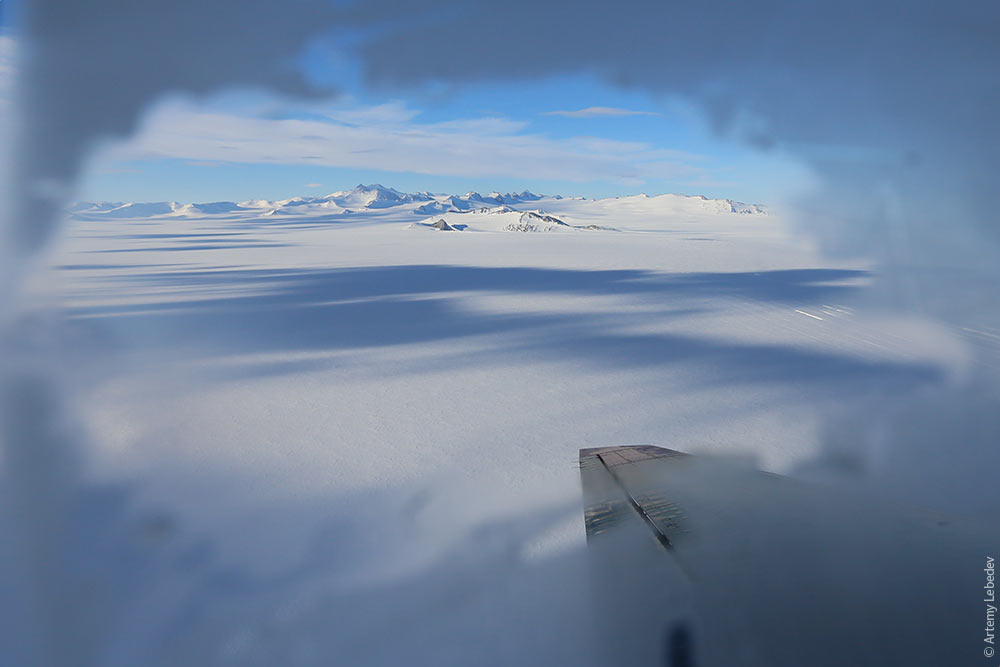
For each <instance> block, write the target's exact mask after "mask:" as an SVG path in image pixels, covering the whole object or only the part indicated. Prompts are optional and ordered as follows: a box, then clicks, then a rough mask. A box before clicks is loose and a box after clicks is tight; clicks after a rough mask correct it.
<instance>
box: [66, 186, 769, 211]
mask: <svg viewBox="0 0 1000 667" xmlns="http://www.w3.org/2000/svg"><path fill="white" fill-rule="evenodd" d="M634 198H644V199H660V198H670V201H671V202H674V203H677V200H684V203H685V204H687V205H689V206H690V205H693V206H695V207H696V208H698V209H706V210H711V211H712V212H729V213H739V214H747V215H762V214H766V213H767V209H766V208H765V207H763V206H761V205H759V204H744V203H743V202H738V201H733V200H731V199H708V198H706V197H703V196H700V195H696V196H688V195H659V196H658V197H649V196H647V195H645V194H642V195H633V196H631V197H615V198H613V199H617V200H629V199H634ZM561 199H563V197H562V196H560V195H537V194H534V193H532V192H529V191H527V190H525V191H524V192H520V193H509V192H508V193H500V192H490V193H489V194H486V195H483V194H480V193H478V192H467V193H466V194H464V195H449V194H432V193H429V192H416V193H406V192H400V191H399V190H396V189H394V188H389V187H386V186H384V185H380V184H378V183H375V184H372V185H358V186H356V187H354V188H352V189H350V190H340V191H337V192H333V193H330V194H328V195H325V196H321V197H293V198H291V199H280V200H274V201H271V200H266V199H252V200H248V201H243V202H231V201H217V202H208V203H201V204H182V203H178V202H145V203H136V202H80V203H78V204H75V205H73V206H72V207H70V209H69V211H70V213H71V214H72V215H74V216H75V217H79V218H85V219H102V218H150V217H159V216H170V217H203V216H216V215H218V216H223V215H224V216H235V215H253V216H272V215H279V216H281V215H317V214H349V213H353V212H361V211H371V212H376V211H378V210H380V209H396V208H397V207H404V206H412V207H413V213H414V214H415V215H422V216H429V215H437V214H442V213H461V212H467V211H477V210H481V209H486V208H491V209H492V208H495V207H507V208H509V209H510V210H511V211H519V210H525V204H529V203H530V204H535V203H536V202H540V201H543V200H561ZM577 199H582V198H577ZM613 199H609V200H600V201H613ZM685 208H687V206H685Z"/></svg>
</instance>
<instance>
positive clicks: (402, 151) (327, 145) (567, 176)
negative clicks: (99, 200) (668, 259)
mask: <svg viewBox="0 0 1000 667" xmlns="http://www.w3.org/2000/svg"><path fill="white" fill-rule="evenodd" d="M417 115H419V112H417V111H414V110H413V109H410V108H407V107H405V106H400V105H394V106H392V107H391V108H387V107H386V106H385V105H380V106H372V107H357V108H354V109H350V110H346V111H337V112H327V113H324V114H323V116H325V119H321V118H316V117H315V116H313V117H309V118H274V117H262V116H246V115H240V114H236V113H233V112H229V111H226V110H218V109H209V108H206V107H198V106H193V105H191V104H186V103H181V102H175V103H171V104H168V105H163V106H161V107H159V108H158V109H157V110H156V111H154V113H153V114H151V115H150V116H149V117H148V118H147V119H146V122H145V123H144V125H143V129H142V131H140V133H139V134H138V136H136V137H135V138H134V139H133V140H132V141H130V142H128V143H127V144H121V145H119V146H117V147H115V148H113V149H110V151H111V152H110V155H109V154H106V155H105V157H111V158H112V159H114V160H136V159H156V158H180V159H185V160H208V161H211V160H221V161H225V162H228V163H254V164H308V165H315V166H324V167H348V168H355V169H377V170H384V171H396V172H409V173H418V174H428V175H441V176H471V177H501V178H510V177H515V176H516V177H519V178H535V179H546V180H562V181H577V182H592V181H609V182H617V183H621V184H627V185H630V186H632V185H635V186H639V185H642V184H644V183H646V182H648V181H656V180H665V179H669V180H679V181H682V182H694V181H697V182H705V181H707V180H710V179H711V174H710V173H709V172H708V170H707V169H706V167H705V166H704V165H703V164H698V163H699V161H701V160H702V158H701V157H700V156H697V155H691V154H688V153H684V152H681V151H672V150H666V149H662V148H658V147H656V146H654V145H652V144H647V143H643V142H635V141H615V140H610V139H604V138H597V137H571V138H553V137H550V136H548V135H545V134H539V133H529V132H527V130H526V128H527V127H528V125H527V123H524V122H521V121H516V120H510V119H506V118H471V119H456V120H448V121H444V122H436V123H418V122H415V121H414V120H413V119H414V118H415V117H416V116H417ZM346 118H349V119H350V121H349V122H343V121H342V120H341V119H346Z"/></svg>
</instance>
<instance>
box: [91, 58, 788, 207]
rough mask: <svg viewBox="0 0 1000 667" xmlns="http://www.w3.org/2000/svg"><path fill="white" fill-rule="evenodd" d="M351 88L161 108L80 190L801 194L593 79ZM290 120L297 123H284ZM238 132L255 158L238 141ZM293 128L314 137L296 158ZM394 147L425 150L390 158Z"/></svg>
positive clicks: (784, 172) (125, 195)
mask: <svg viewBox="0 0 1000 667" xmlns="http://www.w3.org/2000/svg"><path fill="white" fill-rule="evenodd" d="M352 79H353V77H349V76H344V77H342V78H341V81H340V83H341V87H342V89H343V88H344V87H345V86H344V84H345V82H346V84H347V85H350V86H351V87H350V88H349V89H344V90H342V92H341V93H340V94H339V95H338V96H337V97H332V98H330V99H328V100H324V101H321V102H310V103H296V102H294V101H278V100H273V99H268V98H263V97H261V96H259V95H253V94H249V93H231V94H228V95H224V96H219V97H216V98H214V99H213V100H207V101H199V102H195V101H191V100H185V101H181V100H172V101H169V102H167V103H166V104H164V105H161V106H160V108H159V110H157V111H154V112H153V113H152V114H151V115H150V117H149V119H148V122H147V124H146V128H147V129H145V130H144V131H143V132H141V133H140V136H139V137H138V138H137V139H136V140H135V141H132V142H130V144H131V149H130V147H129V145H125V146H121V145H119V146H117V147H116V148H113V149H110V150H108V151H107V152H105V153H103V154H102V156H101V157H100V158H99V159H97V160H95V161H94V162H93V163H92V164H91V168H90V169H88V171H87V174H86V177H85V179H84V183H83V186H82V191H81V193H80V194H81V196H82V197H83V198H87V199H108V200H158V199H175V200H182V201H203V200H211V199H232V200H243V199H250V198H281V197H288V196H293V195H297V194H303V193H320V192H328V191H333V190H337V189H342V188H346V187H350V186H353V185H354V184H357V183H369V182H381V183H384V184H386V185H390V186H392V187H395V188H397V189H400V190H405V191H417V190H428V191H431V192H466V191H469V190H478V191H490V190H502V191H513V190H517V191H520V190H523V189H529V190H533V191H537V192H545V193H560V194H566V195H582V196H588V197H606V196H616V195H622V194H632V193H636V192H648V193H662V192H684V193H688V194H704V195H707V196H713V197H731V198H736V199H741V200H748V201H754V202H758V201H762V202H767V201H772V200H774V199H777V198H781V197H783V196H785V195H787V194H788V193H789V192H792V191H795V190H797V189H799V188H802V187H804V186H805V185H806V184H807V183H808V176H807V172H806V170H805V169H804V168H803V167H801V166H800V165H799V163H797V162H795V161H793V160H792V159H791V158H789V157H788V156H786V155H782V154H781V153H780V152H778V151H770V152H762V151H760V150H758V149H755V148H753V147H750V146H747V145H745V144H742V143H738V142H736V141H733V140H729V139H725V138H720V137H717V136H715V135H714V134H713V133H712V132H711V131H710V130H709V128H708V127H707V126H706V124H705V123H704V121H703V120H702V119H701V118H700V116H699V114H697V113H696V112H695V111H694V110H693V109H692V108H690V107H689V106H686V105H685V104H683V103H682V102H680V101H677V100H665V99H655V98H653V97H651V96H649V95H646V94H642V93H637V92H629V91H624V90H620V89H617V88H614V87H611V86H608V85H605V84H602V83H600V82H598V81H597V80H595V79H594V78H593V77H589V76H574V77H568V76H567V77H559V78H549V79H544V80H537V81H530V82H520V83H499V84H498V83H492V84H489V85H485V84H484V85H472V86H465V87H460V88H459V87H454V86H452V87H448V88H447V89H446V88H443V87H441V88H438V89H433V88H432V89H420V90H414V91H412V95H409V96H407V97H406V98H405V99H404V98H401V97H400V91H398V90H395V91H393V93H392V94H391V95H388V94H386V95H381V94H380V93H379V92H378V91H371V90H366V89H365V87H363V86H362V85H360V84H359V83H356V82H355V81H352ZM581 110H589V111H585V112H583V113H580V112H581ZM559 112H564V113H559ZM206 114H211V115H212V119H213V120H214V121H215V123H216V124H218V125H219V126H220V127H221V128H225V129H226V130H227V132H226V134H225V137H224V138H221V137H217V136H216V135H213V134H212V133H211V131H210V127H211V125H212V123H209V122H207V119H206V118H205V115H206ZM294 123H299V124H308V126H307V127H305V128H304V129H302V131H298V130H296V129H293V128H290V127H287V126H288V125H289V124H294ZM242 126H245V127H244V128H243V135H244V136H243V137H242V138H243V139H245V140H246V142H252V143H253V146H252V147H250V146H247V145H245V142H244V141H241V137H240V136H239V135H238V133H236V131H235V128H238V127H242ZM191 127H196V128H198V132H199V138H198V140H197V141H192V142H191V143H192V144H195V145H192V146H186V145H185V144H186V143H187V142H185V141H184V138H183V137H179V136H177V134H174V132H177V133H180V132H182V130H181V129H180V128H191ZM172 128H174V129H172ZM230 131H232V132H230ZM289 133H292V135H294V137H300V138H301V137H316V138H317V139H316V140H315V141H312V142H310V141H308V139H307V140H306V141H305V142H303V143H302V144H301V145H300V146H299V147H298V148H299V150H295V149H292V148H291V145H290V144H291V139H292V138H293V137H292V136H290V135H289ZM344 133H348V135H349V136H345V134H344ZM421 135H422V137H421ZM157 136H159V137H160V138H161V141H159V142H157V141H156V137H157ZM320 137H322V139H323V140H322V141H321V140H319V138H320ZM400 137H409V138H411V139H413V140H414V141H417V140H418V139H421V138H422V141H420V142H419V143H418V144H417V145H414V146H411V147H409V149H408V150H406V151H405V153H404V154H399V153H400V151H401V148H400ZM216 138H218V143H217V146H213V140H214V139H216ZM262 143H265V144H267V145H266V146H265V145H262ZM348 143H349V145H350V148H349V149H347V150H343V149H342V148H343V146H345V144H348ZM331 144H336V146H331ZM234 146H237V147H238V148H240V149H241V150H238V151H237V150H234V149H233V147H234ZM337 146H339V147H341V149H340V150H338V148H337ZM244 149H246V150H244ZM234 154H237V155H234Z"/></svg>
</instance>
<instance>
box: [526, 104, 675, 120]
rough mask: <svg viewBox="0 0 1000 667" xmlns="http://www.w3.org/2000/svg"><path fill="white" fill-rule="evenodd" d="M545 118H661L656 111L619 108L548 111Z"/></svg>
mask: <svg viewBox="0 0 1000 667" xmlns="http://www.w3.org/2000/svg"><path fill="white" fill-rule="evenodd" d="M542 115H543V116H565V117H567V118H593V117H595V116H659V115H660V114H658V113H656V112H655V111H637V110H635V109H619V108H617V107H587V108H586V109H576V110H557V111H546V112H545V113H543V114H542Z"/></svg>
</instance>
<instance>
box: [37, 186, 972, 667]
mask: <svg viewBox="0 0 1000 667" xmlns="http://www.w3.org/2000/svg"><path fill="white" fill-rule="evenodd" d="M439 220H445V222H446V223H447V226H448V227H450V228H451V230H449V231H440V230H438V229H435V228H433V227H432V225H433V224H435V223H436V222H437V221H439ZM553 221H554V222H553ZM47 260H48V262H49V264H50V266H51V269H52V270H51V271H49V272H47V273H44V274H40V275H39V276H38V277H37V278H36V280H35V283H34V285H33V293H34V294H35V296H36V298H38V299H39V300H40V301H41V302H43V303H47V304H54V305H55V308H56V312H58V313H59V319H60V325H61V326H59V327H58V330H59V331H60V332H62V333H61V334H60V335H61V336H64V338H65V340H63V341H60V342H61V343H62V344H61V345H60V346H59V347H60V349H62V350H64V352H62V353H60V354H61V355H64V358H62V357H60V358H58V359H54V360H53V363H58V364H62V365H64V366H65V367H67V368H72V369H73V370H72V371H71V373H70V377H71V378H72V379H71V380H70V381H69V386H68V387H66V388H65V393H66V395H67V396H69V397H72V398H70V399H68V400H69V402H70V406H69V407H70V408H71V410H72V412H73V414H75V415H76V417H77V419H78V420H79V423H78V428H79V430H80V432H81V433H83V434H84V436H85V441H86V444H85V446H84V464H83V467H82V471H81V473H80V474H81V475H83V477H84V478H85V479H87V480H88V485H87V486H86V489H87V490H86V491H81V493H85V494H87V497H88V498H91V500H92V501H93V502H96V503H98V505H96V506H95V507H98V509H95V510H93V511H94V512H98V513H99V514H100V515H101V516H114V517H116V521H119V524H120V527H121V528H120V529H115V530H109V531H107V533H108V534H102V535H98V536H96V537H95V536H93V535H84V536H79V537H78V539H80V540H81V541H82V543H86V544H88V545H91V546H93V545H95V544H96V547H95V548H96V549H97V550H98V551H100V550H101V549H104V550H107V551H108V552H109V553H117V552H120V551H121V550H122V545H123V544H126V545H127V546H128V548H129V549H130V551H129V553H132V554H133V557H132V559H131V560H129V561H128V563H126V564H123V565H122V566H121V567H116V566H115V565H114V563H113V562H107V560H104V561H100V562H95V563H94V564H93V565H92V567H93V568H96V569H97V570H98V572H97V574H94V573H93V572H89V571H88V572H87V573H86V577H90V578H91V579H93V578H95V577H96V580H97V581H99V582H101V585H102V586H104V590H106V591H108V592H107V593H106V595H104V597H102V598H101V600H100V604H101V605H103V606H102V609H106V610H109V611H108V613H107V614H105V615H103V616H102V618H106V619H108V620H106V621H103V622H102V623H99V624H98V625H99V626H100V627H97V628H91V629H90V630H89V632H90V635H91V637H92V638H91V640H90V645H92V649H91V650H92V651H93V652H94V653H95V655H99V656H102V657H103V659H104V662H105V664H160V663H162V664H212V663H221V664H278V663H279V662H280V663H281V664H386V665H390V664H391V665H395V664H469V663H470V662H473V661H475V662H477V663H481V664H517V663H524V662H526V661H528V659H529V658H530V662H532V663H534V664H586V663H587V662H588V656H590V655H591V652H590V648H589V646H588V645H587V641H589V640H586V639H584V638H583V634H584V633H582V632H581V630H580V628H584V627H586V625H587V624H588V623H589V622H590V619H589V611H588V609H589V607H588V591H587V585H586V567H585V561H584V558H583V556H584V541H583V521H582V518H581V508H580V506H579V479H578V472H577V470H576V467H575V466H576V458H577V450H578V449H579V448H581V447H593V446H602V445H608V444H615V443H650V444H657V445H661V446H667V447H672V448H675V449H680V450H685V451H689V452H698V453H705V454H713V455H720V456H722V455H725V456H732V457H739V458H743V459H747V460H753V461H754V462H755V463H756V464H758V465H760V466H762V467H764V468H766V469H769V470H774V471H779V472H792V473H794V472H795V471H796V470H798V469H803V468H804V467H808V465H809V464H810V462H812V461H814V459H815V457H817V456H818V455H819V450H820V440H821V436H822V434H821V429H822V427H823V418H824V417H825V416H828V415H829V414H830V412H831V411H834V410H839V409H843V410H845V411H850V410H851V409H855V408H857V407H858V406H861V405H864V403H865V402H866V401H869V400H871V399H872V398H873V397H883V396H885V395H887V394H898V395H902V394H907V393H910V392H917V391H920V390H921V389H923V388H926V387H929V386H933V385H935V384H936V383H940V382H942V381H945V380H947V379H948V378H953V377H960V376H962V375H963V374H964V373H965V372H966V365H967V361H968V360H967V354H966V351H965V345H964V343H963V341H962V338H961V336H960V333H959V332H958V331H956V330H953V329H950V328H948V327H946V326H943V325H941V324H935V323H932V322H926V321H917V320H912V319H908V320H904V319H902V318H900V317H897V316H891V315H888V314H882V313H879V312H878V311H877V310H874V309H869V308H866V307H865V305H864V304H865V298H864V296H865V287H866V285H867V284H868V283H869V281H870V280H871V273H870V267H869V266H867V265H866V264H865V263H864V262H860V261H857V262H848V261H836V262H835V261H832V260H829V259H826V258H824V257H822V256H821V255H820V254H819V253H818V252H816V251H815V249H814V248H813V247H812V245H811V244H810V243H809V242H808V241H807V240H804V239H801V238H796V237H795V236H793V235H791V234H790V233H789V232H788V230H787V229H786V228H785V226H784V225H783V223H782V218H781V216H780V213H778V212H774V211H770V210H768V209H766V208H764V207H758V206H752V205H746V204H741V203H739V202H731V201H729V200H708V199H704V198H699V197H684V196H680V195H663V196H658V197H647V196H645V195H637V196H632V197H621V198H615V199H605V200H597V201H595V200H587V199H579V198H561V197H547V196H542V197H540V196H537V195H532V194H531V193H521V194H511V195H502V194H500V193H491V194H490V195H476V194H475V193H470V194H469V195H465V196H443V195H430V194H427V193H420V194H415V195H404V194H402V193H398V192H396V191H394V190H391V189H388V188H383V187H380V186H379V187H376V186H371V187H359V188H355V189H354V190H350V191H344V192H339V193H334V194H333V195H330V196H328V197H317V198H310V199H302V198H299V199H292V200H285V201H280V202H268V201H254V202H243V203H232V202H216V203H213V204H202V205H191V204H188V205H180V204H174V203H159V204H123V203H115V204H86V205H78V206H76V207H74V209H73V212H72V213H71V221H70V223H69V224H68V225H66V226H65V232H64V234H63V235H62V237H60V239H59V240H58V242H57V243H56V244H54V247H53V248H52V249H51V251H50V252H49V254H48V257H47ZM109 490H115V491H114V493H112V492H111V491H109ZM98 491H100V493H98ZM94 499H96V500H94ZM81 506H89V505H86V503H82V504H81ZM81 511H87V510H81ZM116 525H118V524H116ZM95 560H100V559H95ZM81 576H83V575H81ZM105 598H106V599H105ZM331 656H334V658H331ZM331 660H332V661H331ZM157 661H159V662H157Z"/></svg>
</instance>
